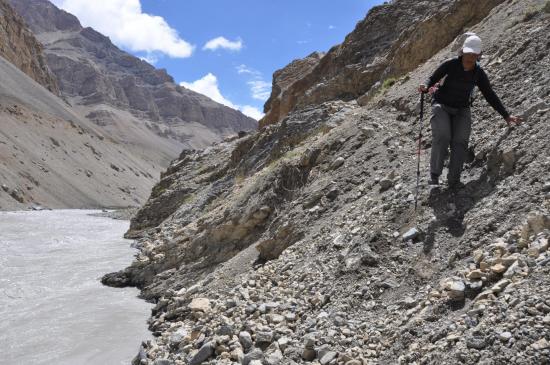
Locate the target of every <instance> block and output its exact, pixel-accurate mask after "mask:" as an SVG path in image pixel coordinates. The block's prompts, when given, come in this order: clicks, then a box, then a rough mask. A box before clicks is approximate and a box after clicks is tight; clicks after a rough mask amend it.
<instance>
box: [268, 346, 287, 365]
mask: <svg viewBox="0 0 550 365" xmlns="http://www.w3.org/2000/svg"><path fill="white" fill-rule="evenodd" d="M282 361H283V353H282V352H281V349H280V348H279V344H278V343H277V342H273V343H272V344H271V345H270V346H269V347H268V348H267V349H266V350H265V359H264V365H279V364H281V362H282Z"/></svg>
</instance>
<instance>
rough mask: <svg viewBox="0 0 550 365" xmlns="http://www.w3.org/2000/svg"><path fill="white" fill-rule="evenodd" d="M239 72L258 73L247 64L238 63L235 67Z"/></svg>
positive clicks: (258, 73)
mask: <svg viewBox="0 0 550 365" xmlns="http://www.w3.org/2000/svg"><path fill="white" fill-rule="evenodd" d="M236 68H237V72H238V73H239V74H249V75H258V76H259V75H260V72H259V71H256V70H254V69H251V68H249V67H248V66H247V65H244V64H243V65H239V66H237V67H236Z"/></svg>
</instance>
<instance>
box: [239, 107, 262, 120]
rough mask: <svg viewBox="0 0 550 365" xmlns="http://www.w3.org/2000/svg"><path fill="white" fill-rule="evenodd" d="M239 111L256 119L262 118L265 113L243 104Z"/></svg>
mask: <svg viewBox="0 0 550 365" xmlns="http://www.w3.org/2000/svg"><path fill="white" fill-rule="evenodd" d="M241 112H243V114H244V115H246V116H249V117H250V118H252V119H256V120H260V119H262V118H263V117H264V115H265V114H264V113H262V111H261V110H260V109H258V108H256V107H254V106H250V105H245V106H243V107H242V109H241Z"/></svg>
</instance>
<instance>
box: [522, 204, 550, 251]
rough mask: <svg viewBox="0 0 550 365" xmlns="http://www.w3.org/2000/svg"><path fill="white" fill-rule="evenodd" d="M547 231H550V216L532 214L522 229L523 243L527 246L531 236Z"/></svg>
mask: <svg viewBox="0 0 550 365" xmlns="http://www.w3.org/2000/svg"><path fill="white" fill-rule="evenodd" d="M545 229H550V216H549V215H547V214H541V213H536V212H532V213H529V215H528V217H527V223H526V224H525V225H524V226H523V227H522V229H521V241H523V244H524V245H526V242H528V240H529V236H531V235H537V234H539V233H540V232H542V231H543V230H545Z"/></svg>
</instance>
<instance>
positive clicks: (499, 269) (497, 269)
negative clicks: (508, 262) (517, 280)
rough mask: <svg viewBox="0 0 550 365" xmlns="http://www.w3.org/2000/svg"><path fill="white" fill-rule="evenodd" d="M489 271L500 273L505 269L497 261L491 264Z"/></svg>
mask: <svg viewBox="0 0 550 365" xmlns="http://www.w3.org/2000/svg"><path fill="white" fill-rule="evenodd" d="M491 271H492V272H494V273H495V274H502V273H504V272H505V271H506V266H504V265H502V264H500V263H498V264H495V265H493V266H491Z"/></svg>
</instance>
